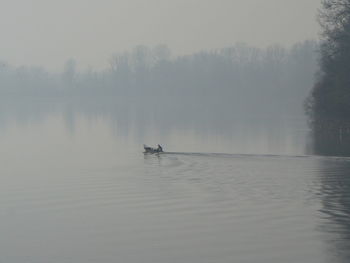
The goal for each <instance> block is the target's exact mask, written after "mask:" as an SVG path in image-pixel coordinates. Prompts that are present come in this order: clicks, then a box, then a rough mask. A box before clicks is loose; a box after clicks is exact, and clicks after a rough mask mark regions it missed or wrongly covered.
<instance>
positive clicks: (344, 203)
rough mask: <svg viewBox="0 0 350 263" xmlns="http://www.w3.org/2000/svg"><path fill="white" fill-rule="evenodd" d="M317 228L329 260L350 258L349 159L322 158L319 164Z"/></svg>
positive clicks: (346, 259)
mask: <svg viewBox="0 0 350 263" xmlns="http://www.w3.org/2000/svg"><path fill="white" fill-rule="evenodd" d="M320 166H321V170H320V174H319V180H320V199H321V202H322V208H321V210H320V212H321V213H322V214H321V218H322V219H323V220H322V224H321V225H320V230H321V231H324V232H325V233H327V241H328V243H329V251H330V256H331V258H330V262H340V263H345V262H349V260H350V161H349V160H348V159H341V158H338V159H335V160H334V159H333V160H329V159H323V160H322V161H321V163H320Z"/></svg>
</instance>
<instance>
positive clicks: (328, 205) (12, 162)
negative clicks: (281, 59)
mask: <svg viewBox="0 0 350 263" xmlns="http://www.w3.org/2000/svg"><path fill="white" fill-rule="evenodd" d="M152 105H153V104H152ZM209 106H213V105H209ZM0 107H1V110H0V120H1V121H0V143H1V150H0V180H1V184H0V219H1V220H0V233H1V235H0V262H33V263H34V262H35V263H46V262H52V263H62V262H63V263H65V262H77V263H80V262H81V263H92V262H94V263H95V262H101V263H105V262H106V263H107V262H115V261H118V262H119V261H120V262H125V263H128V262H130V263H132V262H144V263H151V262H152V263H158V262H159V263H163V262H168V263H173V262H174V263H175V262H193V263H197V262H198V263H209V262H217V263H221V262H222V263H224V262H243V263H244V262H249V263H254V262H257V263H261V262H268V263H280V262H308V263H310V262H311V263H313V262H314V263H328V262H339V263H344V262H347V261H349V252H348V251H350V250H349V243H350V242H349V233H350V232H349V229H350V228H349V193H350V191H349V190H350V189H349V187H350V186H349V185H350V182H349V176H348V174H349V171H350V161H349V159H346V158H342V159H339V158H324V157H316V156H306V155H303V154H304V153H305V152H304V149H305V147H304V145H305V141H306V136H305V134H306V131H307V129H306V127H305V124H304V122H303V120H302V119H299V118H294V119H293V118H280V117H281V116H275V117H272V116H268V117H267V116H260V117H259V118H258V117H254V118H252V117H249V115H244V114H243V115H242V116H239V114H238V115H237V114H231V113H229V112H228V109H227V108H226V109H225V108H218V109H217V110H213V111H210V110H209V109H208V108H207V107H208V105H207V104H206V105H197V106H193V105H191V104H190V103H189V104H186V102H184V104H183V105H182V107H180V106H178V105H176V104H175V105H167V103H164V104H162V103H160V104H154V105H153V106H152V107H150V106H148V105H147V103H144V104H142V103H140V102H136V101H123V100H120V102H118V103H116V102H115V101H114V100H112V99H110V100H107V99H106V100H104V101H103V103H102V102H101V101H94V100H91V101H79V100H77V99H75V100H74V101H64V102H63V101H59V100H57V101H50V102H48V101H42V100H35V101H31V102H30V103H29V102H28V101H17V102H16V103H12V104H11V103H9V102H8V101H7V102H3V103H2V104H1V105H0ZM143 143H148V144H151V145H152V144H153V145H156V144H157V143H160V144H162V145H164V147H165V150H166V151H168V153H166V154H162V155H159V156H158V155H143V154H142V153H141V151H142V144H143ZM214 152H217V153H214ZM285 154H288V155H285Z"/></svg>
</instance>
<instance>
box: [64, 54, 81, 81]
mask: <svg viewBox="0 0 350 263" xmlns="http://www.w3.org/2000/svg"><path fill="white" fill-rule="evenodd" d="M76 66H77V63H76V61H75V60H74V59H72V58H71V59H68V60H67V61H66V63H65V64H64V68H63V73H62V79H63V81H64V82H65V84H68V85H72V84H73V83H74V80H75V78H76V73H77V71H76Z"/></svg>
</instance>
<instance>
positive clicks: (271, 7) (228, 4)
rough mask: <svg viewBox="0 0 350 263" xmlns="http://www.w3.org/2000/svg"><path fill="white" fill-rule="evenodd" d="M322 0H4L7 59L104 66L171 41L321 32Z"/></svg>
mask: <svg viewBox="0 0 350 263" xmlns="http://www.w3.org/2000/svg"><path fill="white" fill-rule="evenodd" d="M319 4H320V0H307V1H305V0H296V1H291V0H265V1H263V0H250V1H245V0H219V1H213V0H178V1H169V0H166V1H164V0H163V1H159V0H149V1H143V0H132V1H130V0H117V1H114V0H101V1H86V0H70V1H68V0H62V1H45V0H28V1H23V0H11V1H10V0H2V1H1V7H2V8H1V10H0V31H1V41H0V50H1V52H0V59H2V60H5V61H8V62H10V63H12V64H13V65H15V66H20V65H27V66H29V65H35V66H42V67H45V68H48V69H49V70H50V71H52V70H54V71H60V70H61V69H62V66H63V64H64V62H65V61H66V60H67V59H69V58H74V59H75V60H76V61H77V63H78V66H79V67H81V68H82V69H86V68H88V67H92V68H97V69H103V68H106V67H107V66H108V59H109V58H110V56H111V55H112V54H114V53H120V52H123V51H125V50H129V49H130V48H132V47H134V46H137V45H140V44H142V45H146V46H155V45H158V44H167V45H168V46H169V47H170V48H171V50H172V51H173V52H174V54H175V55H185V54H191V53H194V52H198V51H201V50H210V49H218V48H222V47H227V46H231V45H234V44H235V43H236V42H245V43H247V44H249V45H251V46H255V47H259V48H264V47H267V46H269V45H272V44H281V45H283V46H291V45H292V44H294V43H296V42H299V41H304V40H307V39H315V38H316V37H317V33H318V31H319V27H318V25H317V22H316V19H315V17H316V12H317V8H318V7H319Z"/></svg>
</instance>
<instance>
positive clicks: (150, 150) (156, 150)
mask: <svg viewBox="0 0 350 263" xmlns="http://www.w3.org/2000/svg"><path fill="white" fill-rule="evenodd" d="M143 148H144V149H145V151H144V152H143V153H162V152H163V148H162V146H160V145H159V144H158V147H157V148H153V147H149V146H147V145H146V144H144V145H143Z"/></svg>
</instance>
